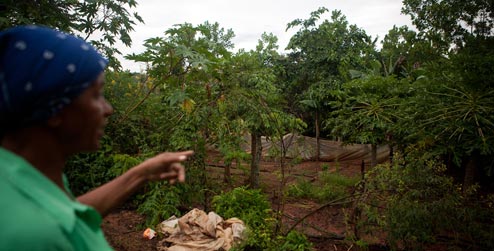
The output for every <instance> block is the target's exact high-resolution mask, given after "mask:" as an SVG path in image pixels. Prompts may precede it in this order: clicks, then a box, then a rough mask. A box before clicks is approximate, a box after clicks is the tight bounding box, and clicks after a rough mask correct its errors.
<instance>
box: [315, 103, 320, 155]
mask: <svg viewBox="0 0 494 251" xmlns="http://www.w3.org/2000/svg"><path fill="white" fill-rule="evenodd" d="M315 122H316V161H319V159H320V158H321V142H320V138H319V135H320V130H321V129H320V128H319V112H318V111H316V121H315Z"/></svg>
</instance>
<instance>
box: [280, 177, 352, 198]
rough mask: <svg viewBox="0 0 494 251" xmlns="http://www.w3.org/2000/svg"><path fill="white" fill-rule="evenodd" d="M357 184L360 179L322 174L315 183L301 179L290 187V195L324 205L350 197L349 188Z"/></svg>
mask: <svg viewBox="0 0 494 251" xmlns="http://www.w3.org/2000/svg"><path fill="white" fill-rule="evenodd" d="M357 182H358V178H351V177H347V176H344V175H341V174H338V173H329V172H320V173H319V176H318V180H317V182H315V183H312V182H310V181H307V180H306V179H300V180H299V181H298V182H297V183H296V184H292V185H290V186H289V187H288V195H289V196H292V197H295V198H306V199H312V200H315V201H317V202H319V203H324V202H328V201H331V200H334V199H337V198H342V197H345V196H348V195H349V188H351V187H354V186H355V185H356V184H357Z"/></svg>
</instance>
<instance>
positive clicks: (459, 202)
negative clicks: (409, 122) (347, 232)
mask: <svg viewBox="0 0 494 251" xmlns="http://www.w3.org/2000/svg"><path fill="white" fill-rule="evenodd" d="M404 163H405V162H404V161H403V160H400V159H397V160H396V161H395V164H394V165H393V166H389V165H381V166H378V167H376V168H374V169H373V170H371V171H370V172H369V173H368V174H367V176H366V180H367V183H366V184H365V185H366V189H367V190H366V191H365V192H364V194H363V196H362V197H361V203H360V205H359V208H360V210H361V212H362V217H360V221H359V222H358V223H359V229H360V231H364V232H367V233H370V232H373V231H376V230H377V231H379V230H380V229H381V230H384V232H385V234H386V239H387V242H388V243H389V244H390V246H391V248H393V249H398V248H405V249H406V250H423V249H426V248H427V247H428V246H430V245H432V244H435V243H447V245H448V246H449V247H452V248H457V249H469V250H471V249H472V250H493V248H494V235H493V234H494V228H493V227H492V224H493V223H494V222H493V219H492V213H493V212H494V211H493V208H492V206H489V205H488V204H487V203H484V202H482V201H480V200H478V194H476V193H475V189H472V190H468V191H464V190H462V189H461V187H460V186H458V185H456V184H455V183H454V182H453V179H452V178H451V177H448V176H446V175H444V171H445V167H444V166H443V165H441V164H438V162H437V161H435V160H423V161H422V160H420V159H415V161H410V160H409V161H407V163H409V164H408V165H404ZM374 233H375V232H374Z"/></svg>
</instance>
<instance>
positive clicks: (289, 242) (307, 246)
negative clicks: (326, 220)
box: [276, 230, 313, 251]
mask: <svg viewBox="0 0 494 251" xmlns="http://www.w3.org/2000/svg"><path fill="white" fill-rule="evenodd" d="M276 250H279V251H310V250H313V246H312V243H311V242H310V241H309V240H307V237H306V236H305V235H303V234H301V233H299V232H297V231H294V230H292V231H290V232H289V233H288V234H287V236H286V237H285V238H284V242H283V243H282V244H281V246H280V247H279V249H276Z"/></svg>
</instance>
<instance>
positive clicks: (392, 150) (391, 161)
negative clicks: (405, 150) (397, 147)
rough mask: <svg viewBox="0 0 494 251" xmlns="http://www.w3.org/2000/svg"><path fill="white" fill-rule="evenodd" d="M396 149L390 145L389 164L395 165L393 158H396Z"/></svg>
mask: <svg viewBox="0 0 494 251" xmlns="http://www.w3.org/2000/svg"><path fill="white" fill-rule="evenodd" d="M394 154H395V153H394V149H393V146H392V145H391V144H390V145H389V164H390V165H393V158H394Z"/></svg>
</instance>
